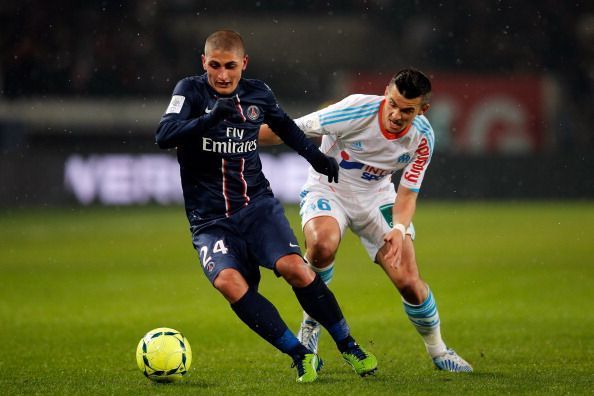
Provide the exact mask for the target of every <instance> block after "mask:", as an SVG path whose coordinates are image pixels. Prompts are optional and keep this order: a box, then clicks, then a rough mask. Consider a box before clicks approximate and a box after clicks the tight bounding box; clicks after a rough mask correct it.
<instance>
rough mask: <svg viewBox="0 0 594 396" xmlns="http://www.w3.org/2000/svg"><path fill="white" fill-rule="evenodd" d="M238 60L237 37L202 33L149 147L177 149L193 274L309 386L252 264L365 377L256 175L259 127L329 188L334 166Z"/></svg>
mask: <svg viewBox="0 0 594 396" xmlns="http://www.w3.org/2000/svg"><path fill="white" fill-rule="evenodd" d="M247 63H248V57H247V55H246V54H245V47H244V44H243V40H242V38H241V36H240V35H239V34H238V33H236V32H233V31H229V30H221V31H217V32H214V33H213V34H211V35H210V36H209V37H208V38H207V39H206V42H205V45H204V54H203V55H202V66H203V68H204V70H205V71H206V73H205V74H203V75H201V76H193V77H187V78H185V79H183V80H181V81H180V82H178V84H177V85H176V87H175V89H174V91H173V96H172V99H171V102H170V104H169V107H168V108H167V110H166V111H165V114H164V115H163V117H162V118H161V121H160V123H159V127H158V129H157V132H156V141H157V144H158V145H159V147H161V148H163V149H169V148H176V149H177V158H178V162H179V164H180V173H181V182H182V189H183V194H184V201H185V208H186V214H187V217H188V220H189V222H190V230H191V232H192V242H193V244H194V247H195V249H196V251H197V252H198V256H199V258H200V261H201V263H202V268H203V271H204V273H205V274H206V276H207V277H208V279H209V280H210V282H211V283H212V284H213V286H214V287H215V288H216V289H217V290H218V291H219V292H220V293H221V294H222V295H223V296H224V297H225V298H226V299H227V301H229V303H230V304H231V308H232V309H233V311H234V312H235V313H236V314H237V316H238V317H239V318H240V319H241V320H242V321H243V322H244V323H245V324H246V325H248V326H249V327H250V328H251V329H252V330H253V331H255V332H256V333H257V334H258V335H260V337H262V338H264V339H265V340H266V341H268V342H269V343H270V344H272V345H273V346H274V347H276V348H277V349H279V350H280V351H281V352H283V353H286V354H288V355H289V356H291V358H292V359H293V362H294V364H295V366H296V367H297V371H298V375H297V381H298V382H312V381H315V380H316V378H317V376H318V374H317V372H318V371H319V369H320V368H321V367H322V361H321V359H320V358H319V357H318V356H317V355H316V354H315V353H314V352H313V351H311V350H309V349H307V348H306V347H305V346H303V345H302V344H301V343H300V342H299V341H298V340H297V338H296V337H295V335H294V334H293V333H292V332H291V331H290V330H289V329H288V327H287V325H286V324H285V322H284V321H283V320H282V318H281V317H280V315H279V313H278V311H277V310H276V308H275V307H274V305H273V304H272V303H271V302H270V301H269V300H267V299H266V298H265V297H264V296H262V295H261V294H260V293H259V292H258V284H259V281H260V270H259V266H262V267H265V268H268V269H272V270H273V271H274V272H275V274H276V275H277V276H282V277H283V278H284V279H285V280H286V281H287V282H288V283H289V284H290V285H291V286H292V288H293V291H294V292H295V295H296V296H297V299H298V301H299V303H300V304H301V306H302V307H303V309H304V310H305V311H306V312H307V313H308V314H309V315H311V316H312V317H313V318H315V319H316V320H317V321H318V322H320V323H321V324H322V326H324V327H325V328H326V329H327V330H328V332H329V333H330V335H331V336H332V338H333V339H334V341H335V342H336V345H337V347H338V349H339V350H340V352H341V354H342V356H343V358H344V359H345V361H346V362H347V363H348V364H350V365H351V366H352V367H353V369H354V370H355V372H356V373H357V374H359V375H361V376H363V375H367V374H370V373H373V372H374V371H375V370H376V368H377V359H376V358H375V356H373V355H372V354H371V353H369V352H367V351H365V350H364V349H363V348H362V347H360V346H359V345H358V344H357V343H356V342H355V340H354V339H353V337H352V336H351V334H350V330H349V327H348V325H347V323H346V321H345V319H344V317H343V315H342V312H341V310H340V307H339V306H338V303H337V301H336V298H335V297H334V294H333V293H332V292H331V291H330V290H329V289H328V287H327V286H326V285H325V283H324V282H323V281H322V280H321V279H320V277H319V276H318V275H316V274H315V273H314V272H313V271H312V270H311V269H310V268H309V267H308V266H307V265H306V264H305V262H304V260H303V257H302V256H301V250H300V249H299V246H298V243H297V239H296V237H295V235H294V233H293V231H292V230H291V228H290V226H289V223H288V221H287V219H286V217H285V214H284V209H283V207H282V206H281V204H280V202H279V201H278V200H277V199H276V198H275V197H274V195H273V193H272V190H271V188H270V185H269V183H268V180H266V178H265V176H264V174H263V173H262V164H261V162H260V157H259V155H258V132H259V128H260V125H261V124H262V123H266V124H268V125H270V126H271V127H272V129H273V130H274V131H275V133H278V135H279V136H280V137H281V138H282V140H283V141H284V142H285V143H286V144H287V145H289V147H291V148H292V149H294V150H295V151H297V152H298V153H299V154H300V155H302V156H303V157H304V158H305V159H306V160H307V161H308V162H309V163H310V164H311V165H312V167H313V168H314V169H316V170H317V171H318V172H320V173H322V174H323V175H326V176H327V177H328V181H329V182H338V165H337V163H336V161H335V160H334V159H333V158H331V157H328V156H326V155H324V154H323V153H322V152H320V150H319V149H318V147H317V146H316V145H315V144H314V143H313V142H311V141H310V140H308V139H307V138H306V137H305V135H304V134H303V132H302V131H301V130H300V129H299V128H298V127H297V125H296V124H295V123H294V122H293V120H292V119H290V118H289V117H288V116H287V114H286V113H285V112H284V111H283V110H282V109H281V108H280V106H279V105H278V103H277V102H276V99H275V97H274V94H273V93H272V91H271V90H270V88H268V86H267V85H266V84H264V83H263V82H261V81H259V80H251V79H244V78H242V72H243V71H244V70H245V69H246V66H247Z"/></svg>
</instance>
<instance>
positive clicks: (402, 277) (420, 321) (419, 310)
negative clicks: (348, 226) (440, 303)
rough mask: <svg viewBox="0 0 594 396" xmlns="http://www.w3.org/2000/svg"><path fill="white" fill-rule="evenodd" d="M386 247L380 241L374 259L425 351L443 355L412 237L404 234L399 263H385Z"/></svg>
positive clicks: (433, 307) (430, 295)
mask: <svg viewBox="0 0 594 396" xmlns="http://www.w3.org/2000/svg"><path fill="white" fill-rule="evenodd" d="M386 251H387V247H386V246H385V245H384V246H383V247H382V248H381V249H380V251H379V252H378V256H377V261H378V262H379V263H380V265H381V266H382V268H383V269H384V271H385V272H386V274H387V275H388V277H389V278H390V280H391V281H392V283H393V284H394V285H395V286H396V288H397V289H398V291H399V292H400V295H401V296H402V302H403V305H404V311H405V312H406V314H407V316H408V318H409V320H410V321H411V323H412V324H413V326H414V327H415V329H416V330H417V332H418V333H419V334H420V335H421V337H423V341H424V343H425V348H426V349H427V352H428V353H429V355H431V357H436V356H440V355H443V354H444V353H445V352H446V350H447V347H446V345H445V343H444V342H443V340H442V337H441V331H440V319H439V312H438V311H437V305H436V303H435V299H434V297H433V293H431V291H430V290H429V287H428V286H427V284H426V283H425V282H424V281H423V280H422V279H421V277H420V275H419V269H418V267H417V262H416V259H415V252H414V245H413V242H412V239H411V238H410V237H409V236H407V237H406V239H405V241H404V245H403V251H402V260H401V264H400V266H398V267H397V268H392V267H390V266H389V265H387V264H386V262H385V260H384V254H385V252H386Z"/></svg>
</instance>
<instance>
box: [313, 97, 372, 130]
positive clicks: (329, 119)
mask: <svg viewBox="0 0 594 396" xmlns="http://www.w3.org/2000/svg"><path fill="white" fill-rule="evenodd" d="M379 105H380V103H379V102H378V103H370V104H366V105H362V106H355V107H348V108H346V109H340V110H332V111H329V112H326V113H321V114H320V124H321V125H329V124H335V123H337V122H341V121H348V120H354V119H357V118H364V117H367V116H368V115H371V114H373V113H375V112H377V110H378V109H379Z"/></svg>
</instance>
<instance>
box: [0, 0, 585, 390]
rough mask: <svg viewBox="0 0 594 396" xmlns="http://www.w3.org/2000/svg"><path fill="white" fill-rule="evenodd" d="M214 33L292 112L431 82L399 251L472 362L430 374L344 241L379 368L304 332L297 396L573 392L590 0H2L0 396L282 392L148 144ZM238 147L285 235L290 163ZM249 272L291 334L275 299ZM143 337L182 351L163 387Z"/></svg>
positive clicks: (356, 317)
mask: <svg viewBox="0 0 594 396" xmlns="http://www.w3.org/2000/svg"><path fill="white" fill-rule="evenodd" d="M220 28H231V29H235V30H238V31H239V32H240V33H241V34H242V35H243V36H244V38H245V40H246V44H247V49H248V53H249V55H250V63H249V66H248V69H247V71H246V73H245V76H246V77H248V78H258V79H262V80H264V81H266V82H268V83H269V84H270V86H271V87H272V89H273V90H274V91H275V93H276V95H277V98H278V100H279V102H280V103H281V105H282V106H283V107H284V108H285V110H286V111H287V112H288V113H289V114H290V115H293V116H299V115H302V114H305V113H307V112H310V111H312V110H314V109H316V108H318V107H319V106H321V105H323V104H325V103H328V102H332V101H334V100H337V99H339V98H341V97H342V96H344V95H346V94H348V93H350V92H369V93H376V94H382V93H383V89H384V85H385V84H386V82H387V81H388V80H389V78H390V77H391V76H392V75H393V73H395V72H396V71H397V70H398V69H400V68H402V67H407V66H415V67H418V68H420V69H422V70H424V71H426V72H427V73H428V74H429V75H430V76H431V77H432V78H433V83H434V95H433V107H432V109H431V111H430V112H429V113H428V117H429V118H430V120H431V121H432V123H433V125H434V128H435V131H436V139H437V145H436V152H435V154H434V157H433V163H432V165H431V166H430V168H429V171H428V174H427V177H426V179H425V182H424V185H423V188H422V190H421V193H420V199H419V210H418V213H417V215H416V216H415V225H416V226H417V235H418V238H417V241H416V248H417V257H418V259H419V263H420V267H421V269H422V272H423V276H424V277H425V278H426V279H427V280H428V281H429V283H430V284H431V286H432V287H433V288H434V291H435V293H436V295H438V296H439V304H440V313H441V314H442V319H443V324H444V335H445V337H446V339H447V342H448V343H450V342H451V343H452V346H453V347H455V348H456V349H457V350H458V351H459V352H460V353H462V354H463V356H464V357H465V358H467V359H468V360H469V361H470V362H471V363H472V364H473V365H474V367H475V370H476V372H475V373H474V374H473V375H471V376H455V375H454V376H448V375H444V373H438V372H436V371H435V370H434V369H433V367H432V366H431V363H430V361H429V360H428V359H426V357H425V352H424V350H423V347H422V345H421V343H420V342H419V339H418V336H417V335H416V334H415V333H414V331H413V330H412V328H411V327H410V324H409V323H408V322H407V319H406V318H405V316H404V315H403V314H402V312H401V307H400V301H399V299H398V297H397V295H396V294H395V293H394V290H393V287H392V285H391V284H389V282H388V281H387V280H386V279H385V276H383V274H382V273H381V271H380V270H379V269H377V268H375V267H374V266H373V265H371V264H370V263H369V262H368V258H367V256H366V254H365V252H364V250H363V248H362V247H361V245H360V244H359V243H358V242H357V241H356V238H355V237H354V235H352V234H350V233H348V234H347V235H346V236H345V240H344V241H343V243H342V247H341V250H340V251H339V256H338V258H337V262H340V264H339V265H338V266H337V276H336V278H335V280H334V282H333V284H332V288H333V290H334V292H335V293H336V294H337V296H338V297H339V301H340V302H341V304H342V305H343V308H344V310H345V313H346V314H347V317H348V318H349V321H350V324H351V327H352V328H353V329H354V332H355V334H361V338H358V339H359V340H360V342H362V343H364V344H365V345H366V346H368V347H369V349H370V350H373V351H374V352H375V353H376V354H377V355H378V358H379V359H380V361H381V369H380V370H381V372H380V373H379V374H378V376H377V377H376V378H372V379H370V380H369V381H367V380H365V381H361V380H359V379H358V378H354V377H353V376H352V373H350V372H348V371H347V370H346V366H344V364H343V362H341V361H340V357H339V356H338V354H333V353H332V352H331V348H330V345H331V344H330V340H329V338H327V337H328V336H327V334H324V335H323V336H322V337H323V340H322V345H323V353H324V359H325V362H326V365H325V367H324V372H323V374H324V375H323V378H321V381H319V383H318V384H314V388H312V389H315V390H314V391H315V392H316V393H319V394H328V395H347V394H394V392H395V391H398V393H402V394H431V393H434V394H437V393H439V394H459V393H467V394H550V393H555V394H590V393H591V390H592V383H594V365H593V362H594V358H593V356H592V351H594V345H593V343H594V337H592V335H593V329H594V314H593V312H592V309H591V308H590V306H589V303H590V302H591V301H592V300H593V299H594V290H593V289H592V287H591V280H592V279H594V265H593V264H594V262H593V260H592V257H593V256H594V250H593V246H594V237H593V235H594V176H593V175H594V159H593V155H592V153H593V152H594V134H593V129H594V106H593V104H594V2H592V1H590V2H585V1H584V2H582V1H572V2H563V1H553V0H542V1H534V0H532V1H523V2H519V1H510V2H506V1H496V0H493V1H474V0H473V1H471V0H458V1H434V0H417V1H394V0H371V1H353V0H338V1H323V2H316V1H285V2H280V1H272V0H260V1H230V0H218V1H189V0H171V1H157V0H137V1H128V2H119V1H109V0H106V1H97V2H69V1H63V0H56V1H53V2H44V1H40V0H33V1H31V0H23V1H20V2H4V3H3V4H2V6H0V276H1V279H2V287H1V288H0V334H2V335H3V336H4V338H3V342H2V343H0V393H1V394H10V395H18V394H23V395H30V394H43V393H47V394H68V395H77V394H84V395H89V394H106V395H107V394H109V395H111V394H133V395H136V396H137V395H144V394H146V395H154V394H156V393H158V394H172V395H173V394H175V395H178V394H180V393H184V392H185V393H188V392H192V393H196V392H198V393H200V394H214V395H220V394H241V395H245V394H259V395H268V394H270V395H279V394H296V393H297V392H303V390H302V388H299V387H298V385H297V384H294V383H293V378H294V377H293V376H294V373H293V369H290V368H289V362H288V360H287V358H286V356H283V355H282V354H280V353H275V352H274V351H273V349H272V347H270V346H269V345H268V344H266V343H265V342H263V341H261V340H258V338H257V337H256V336H255V335H253V334H252V333H251V332H250V331H249V330H248V329H246V328H245V327H244V326H243V325H241V324H240V323H239V320H238V319H237V318H236V317H235V316H234V315H233V313H232V312H231V311H230V310H229V309H228V305H227V304H226V302H225V301H224V299H222V298H220V296H219V295H218V294H217V292H216V291H215V290H214V289H213V288H212V287H211V286H210V284H209V283H208V281H207V280H206V278H205V277H204V276H202V274H201V273H200V270H199V269H198V267H199V264H198V261H197V260H196V254H195V252H194V251H193V250H192V249H191V245H190V238H189V235H188V232H187V222H186V220H185V218H184V216H183V209H182V207H181V205H180V203H181V191H180V186H179V175H178V172H179V170H178V165H177V162H176V159H175V153H174V152H172V151H169V152H168V151H161V150H159V149H158V148H157V147H156V145H155V144H154V138H153V134H154V131H155V128H156V125H157V123H158V121H159V118H160V117H161V114H162V113H163V111H164V110H165V108H166V106H167V104H168V103H169V100H170V94H171V91H172V89H173V86H174V85H175V83H176V82H177V81H178V80H179V79H181V78H183V77H185V76H187V75H192V74H198V73H201V72H202V71H201V68H200V54H201V51H202V45H203V42H204V39H205V38H206V36H207V35H208V34H209V33H211V32H212V31H213V30H216V29H220ZM262 158H263V163H264V167H265V173H266V174H267V176H268V178H269V179H270V180H271V182H272V184H273V188H274V190H275V193H276V195H277V196H279V198H281V200H283V201H284V202H285V203H287V205H286V207H287V214H288V217H289V220H290V221H291V225H292V226H293V228H294V229H295V230H296V234H297V236H298V238H299V240H300V241H301V242H303V238H302V233H301V232H298V229H299V217H298V210H297V206H296V205H294V203H295V202H296V200H297V197H298V190H299V188H300V186H301V183H302V181H303V178H304V177H305V170H306V165H307V164H306V162H305V161H304V160H302V159H301V158H300V157H298V156H296V154H294V153H292V152H290V151H288V150H286V149H284V148H283V147H275V148H267V149H264V150H263V153H262ZM396 177H399V175H397V176H396ZM578 201H580V202H578ZM263 278H264V281H263V282H262V285H261V290H262V291H263V293H264V294H265V295H266V296H267V297H269V298H270V299H271V300H272V301H274V302H275V304H276V306H277V307H278V309H279V311H280V312H281V313H282V315H283V317H284V318H285V319H286V320H287V323H288V325H289V326H290V327H291V328H292V329H296V327H297V325H298V323H299V321H300V317H301V314H300V312H301V310H300V308H299V307H298V304H297V302H296V301H295V299H294V296H293V295H292V294H291V291H290V289H289V288H287V287H286V284H285V283H284V282H281V281H275V280H274V279H273V278H274V275H273V274H272V273H270V272H269V271H265V272H264V273H263ZM362 284H363V285H365V286H364V287H361V285H362ZM353 290H356V293H353ZM468 302H472V303H468ZM160 326H168V327H173V328H177V329H178V330H181V331H183V332H184V333H185V334H186V335H187V336H188V338H189V340H190V342H191V344H192V347H193V350H194V363H193V367H192V372H191V373H190V375H188V378H186V379H185V380H184V382H183V383H182V385H181V387H159V388H155V387H152V386H150V384H149V383H148V381H146V380H145V379H144V377H143V376H142V375H141V374H140V372H139V371H138V370H137V368H136V367H135V358H134V351H135V348H136V345H137V342H138V339H139V338H140V337H141V336H142V334H144V333H146V332H147V331H148V330H149V329H151V328H155V327H160ZM324 337H326V338H324ZM238 357H241V358H238ZM254 362H257V363H254Z"/></svg>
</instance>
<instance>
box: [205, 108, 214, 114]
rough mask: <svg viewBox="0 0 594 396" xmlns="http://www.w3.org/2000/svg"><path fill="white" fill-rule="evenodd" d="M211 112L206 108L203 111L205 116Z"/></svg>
mask: <svg viewBox="0 0 594 396" xmlns="http://www.w3.org/2000/svg"><path fill="white" fill-rule="evenodd" d="M211 111H212V110H211V109H209V108H208V107H207V108H206V109H204V112H205V113H206V114H208V113H210V112H211Z"/></svg>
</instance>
